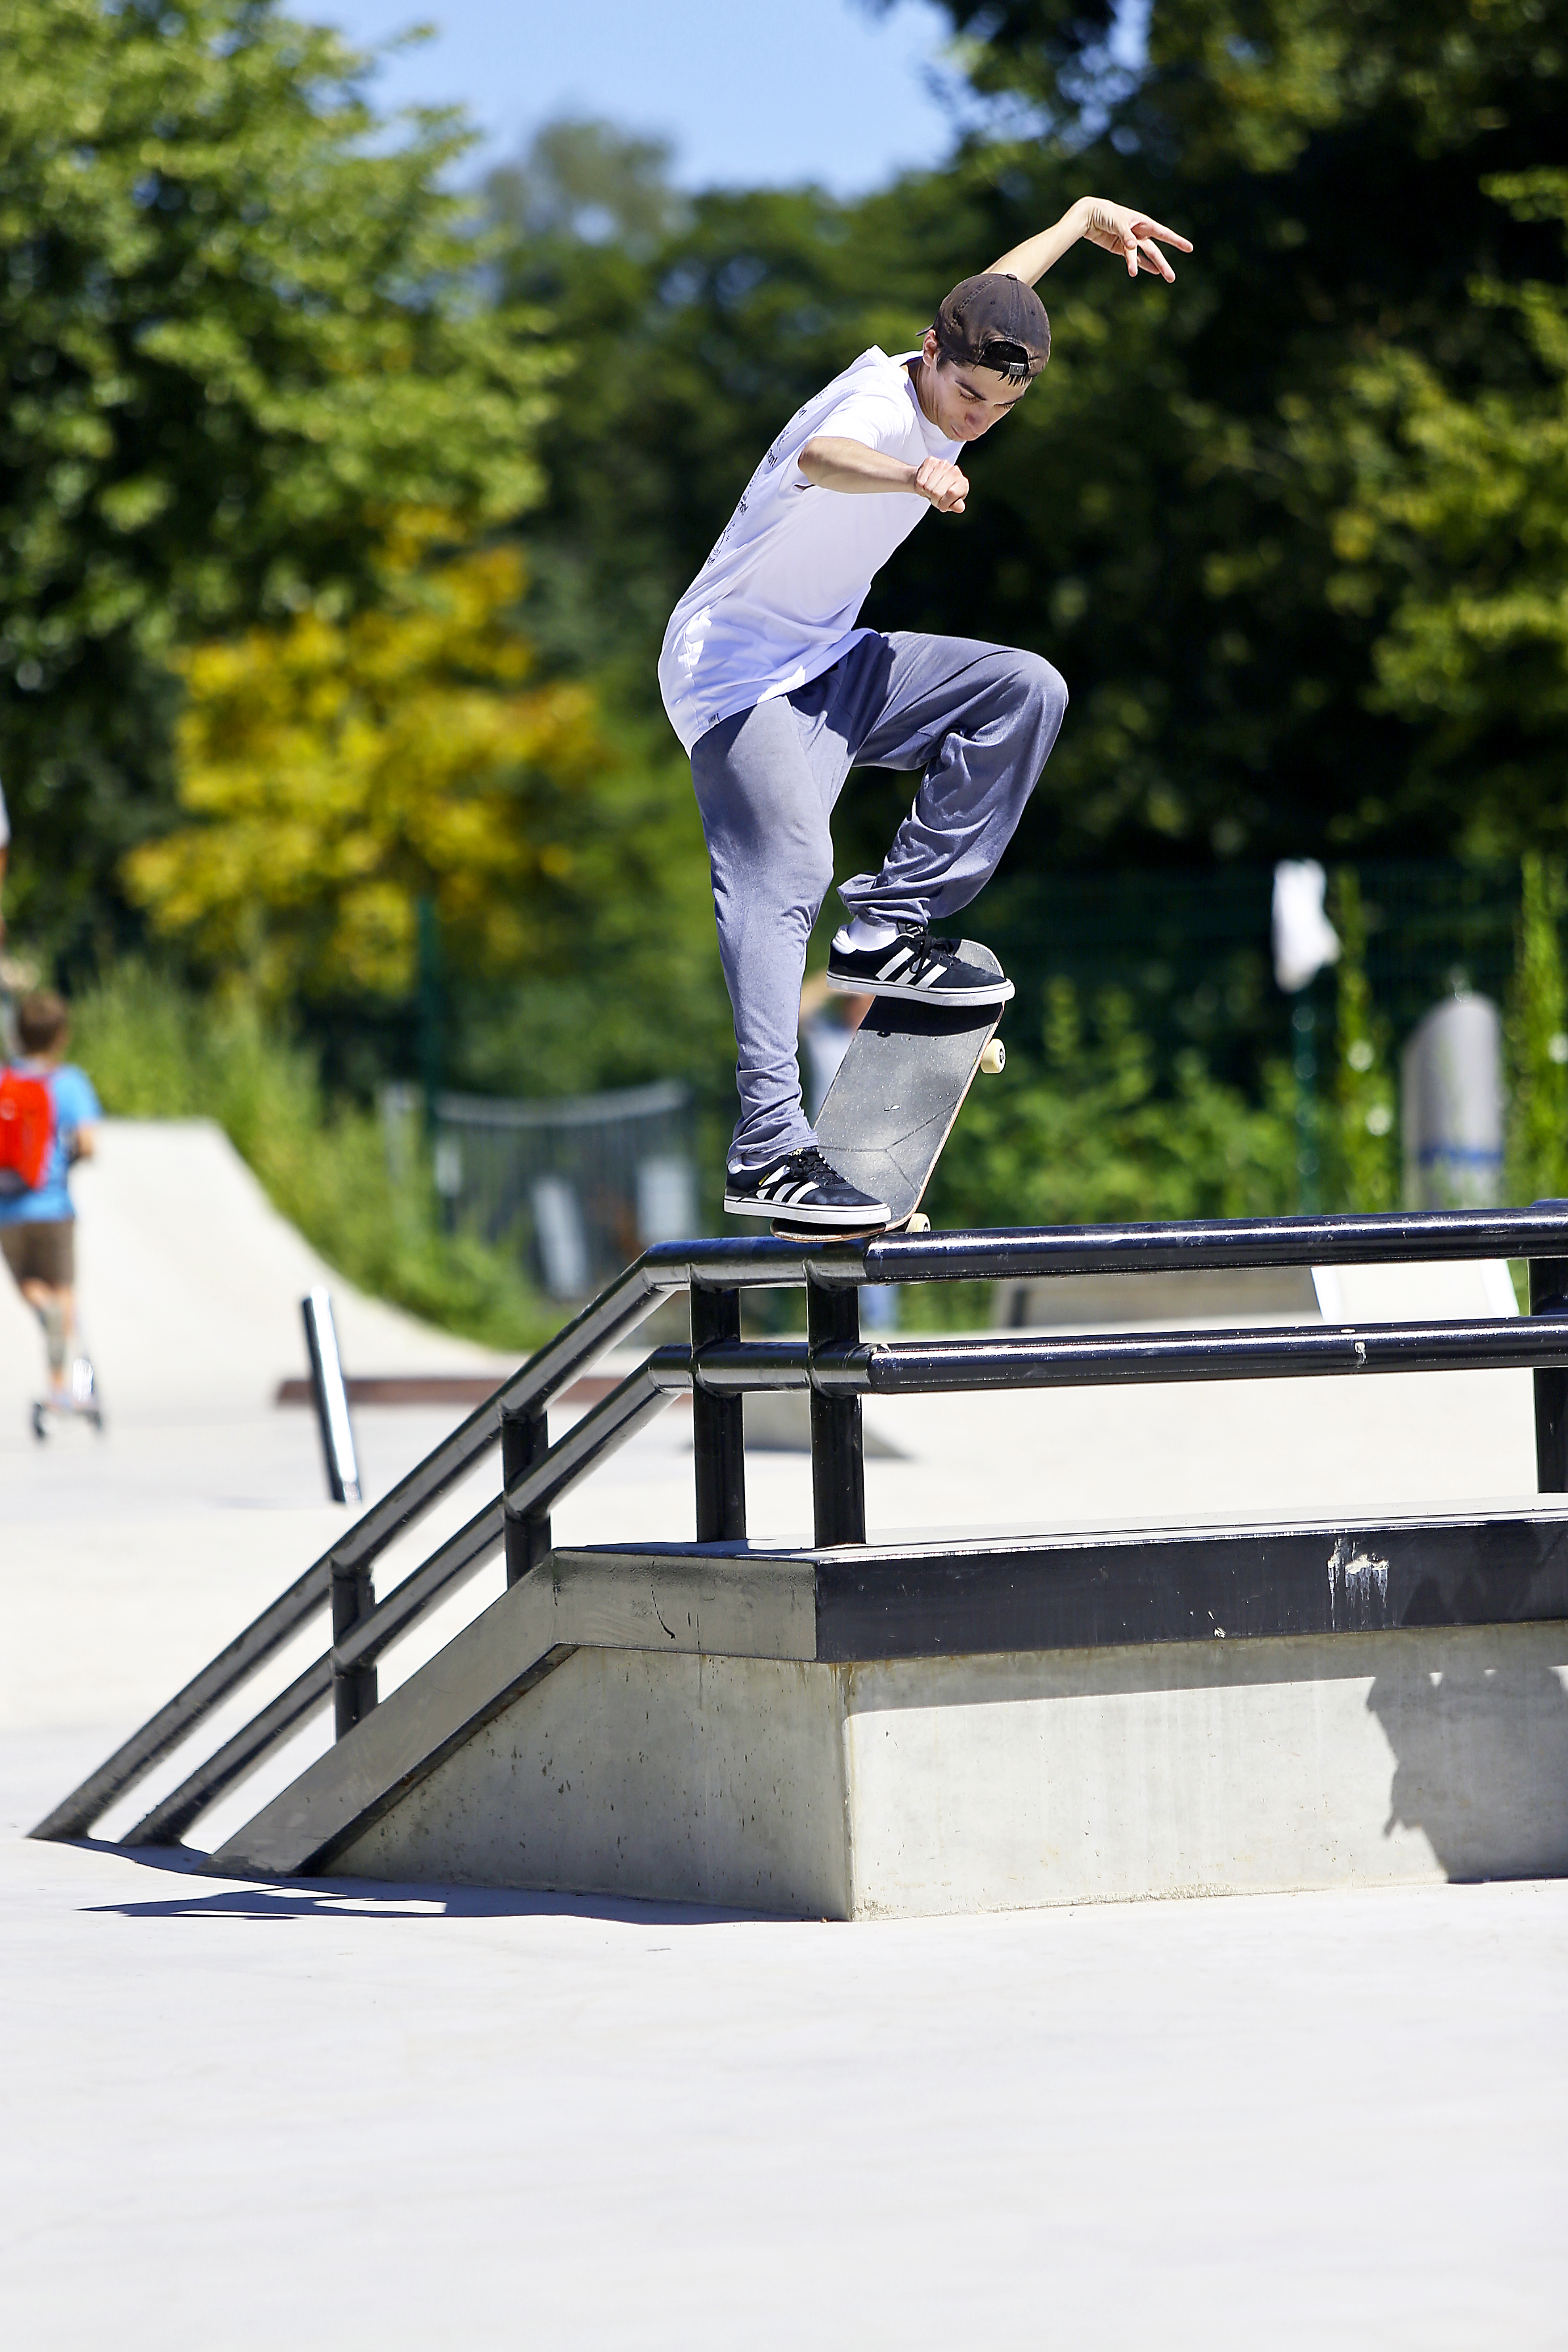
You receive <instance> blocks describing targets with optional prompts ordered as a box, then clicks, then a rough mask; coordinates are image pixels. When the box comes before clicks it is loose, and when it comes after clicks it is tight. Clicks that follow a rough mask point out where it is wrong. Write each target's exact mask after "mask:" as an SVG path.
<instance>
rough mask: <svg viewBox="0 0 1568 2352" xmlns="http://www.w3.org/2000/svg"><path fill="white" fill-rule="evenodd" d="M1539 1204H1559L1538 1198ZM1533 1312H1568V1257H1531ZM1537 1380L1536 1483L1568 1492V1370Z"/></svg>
mask: <svg viewBox="0 0 1568 2352" xmlns="http://www.w3.org/2000/svg"><path fill="white" fill-rule="evenodd" d="M1535 1205H1536V1207H1537V1208H1546V1207H1548V1206H1550V1207H1552V1208H1556V1207H1558V1206H1559V1205H1560V1204H1559V1203H1558V1202H1555V1201H1553V1202H1544V1201H1538V1202H1536V1203H1535ZM1530 1311H1531V1315H1568V1258H1561V1257H1532V1258H1531V1261H1530ZM1532 1378H1533V1380H1534V1382H1535V1484H1536V1487H1537V1490H1538V1491H1539V1492H1540V1493H1541V1494H1542V1495H1563V1494H1568V1372H1564V1371H1547V1372H1536V1373H1534V1374H1533V1375H1532Z"/></svg>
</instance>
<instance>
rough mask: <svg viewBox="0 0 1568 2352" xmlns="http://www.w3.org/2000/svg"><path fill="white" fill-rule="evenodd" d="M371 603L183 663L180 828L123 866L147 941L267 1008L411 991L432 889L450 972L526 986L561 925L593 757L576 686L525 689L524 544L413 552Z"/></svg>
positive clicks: (418, 536)
mask: <svg viewBox="0 0 1568 2352" xmlns="http://www.w3.org/2000/svg"><path fill="white" fill-rule="evenodd" d="M429 536H430V534H429V530H428V528H426V527H418V526H411V527H407V528H404V529H403V530H401V531H400V532H399V534H398V536H397V539H396V541H395V542H394V544H393V546H392V550H391V551H390V553H389V558H388V562H387V566H386V582H385V593H384V596H383V600H382V603H381V604H379V605H378V606H376V607H374V608H372V609H369V610H364V611H360V612H356V613H351V614H347V615H345V616H343V617H341V618H333V617H331V616H330V615H329V614H323V613H321V612H319V611H317V610H312V611H308V612H305V613H302V614H298V616H297V617H296V618H295V619H293V620H292V621H290V622H288V623H287V625H284V626H281V627H277V628H257V629H252V630H250V631H248V632H246V634H245V635H242V636H240V637H237V638H235V639H234V640H233V641H229V642H222V643H214V644H208V645H204V646H198V647H196V648H195V649H194V650H193V651H192V652H191V653H189V654H187V655H186V656H183V660H182V663H181V668H182V671H183V678H184V684H185V688H186V693H187V697H188V700H187V705H186V709H185V711H184V714H183V719H182V720H181V722H180V728H179V737H178V748H179V799H180V805H181V807H182V809H183V812H184V813H185V815H186V817H187V818H188V820H189V821H188V822H187V823H185V824H183V825H180V826H179V827H177V828H176V829H175V830H174V831H172V832H171V833H169V834H166V835H163V836H162V838H161V839H159V840H157V841H153V842H150V843H147V844H145V845H142V846H141V848H139V849H137V850H135V851H133V852H132V853H131V856H129V857H128V859H127V860H126V864H125V878H126V884H127V887H128V889H129V891H130V893H131V897H132V898H134V899H136V900H138V901H139V902H140V903H141V905H143V906H144V907H146V908H147V909H148V910H149V913H150V914H151V917H152V921H153V924H154V926H155V927H156V929H159V930H160V931H162V932H163V933H165V934H166V935H172V936H174V937H178V938H180V939H182V940H184V941H185V942H186V943H187V944H188V946H189V947H190V948H191V949H192V950H193V951H194V952H195V953H196V955H197V956H198V957H199V958H200V959H201V960H202V961H204V962H205V963H206V964H207V965H208V966H209V968H211V969H213V970H214V971H218V972H220V973H227V974H232V975H234V976H235V977H239V976H243V977H244V978H245V979H246V981H247V982H248V983H249V984H250V985H251V986H252V987H254V988H256V989H257V990H259V992H260V993H261V994H262V996H263V997H264V998H266V999H267V1000H268V1001H271V1002H274V1003H282V1002H284V1001H286V1000H288V999H291V998H295V997H299V996H304V997H310V996H315V997H321V996H324V995H330V994H335V993H339V992H346V993H354V994H367V993H368V994H372V995H381V996H392V997H395V996H401V995H403V994H406V993H407V992H408V991H409V990H410V988H411V987H412V986H413V981H414V976H415V965H416V961H417V952H418V950H417V940H416V930H417V912H418V902H419V900H420V899H421V898H430V899H432V900H433V901H434V906H435V908H436V912H437V916H438V918H439V920H440V924H441V929H442V934H443V939H444V949H445V953H446V955H447V956H448V958H449V959H450V960H451V961H453V962H454V963H455V964H456V965H457V966H458V967H459V968H460V969H463V968H465V969H467V970H470V971H479V972H488V973H496V972H506V971H527V970H528V969H529V968H530V967H537V966H538V964H539V963H540V962H541V961H545V960H546V959H547V958H548V950H549V940H550V936H551V931H552V926H553V925H554V923H555V922H557V921H559V919H560V918H561V916H562V915H563V914H565V913H567V912H568V911H569V908H570V899H571V897H572V889H571V885H572V878H573V875H574V872H575V869H576V866H577V850H576V846H575V845H574V838H573V837H574V835H576V834H578V833H579V832H580V829H581V824H582V806H581V803H582V801H583V798H584V796H585V794H586V793H588V791H589V789H590V787H591V782H592V779H593V778H594V776H595V774H596V773H597V772H598V771H600V770H601V769H602V768H603V767H604V765H605V764H606V761H607V759H608V756H609V755H608V753H607V751H606V748H605V745H604V743H603V740H602V739H601V735H600V732H599V730H598V726H597V723H596V719H595V714H594V707H593V703H592V700H591V697H590V696H589V695H588V693H587V692H586V691H585V690H584V689H583V688H580V687H577V686H570V685H562V684H553V685H551V684H543V685H541V684H532V683H530V682H529V669H530V659H531V657H530V654H529V650H528V645H527V642H526V640H525V639H524V638H523V637H522V636H521V635H519V634H518V632H517V628H516V627H515V625H513V623H512V620H511V617H510V616H511V614H513V612H514V609H515V607H516V605H517V600H518V597H519V595H520V593H521V592H522V587H523V569H522V564H521V562H520V560H519V558H518V556H517V553H516V551H514V550H512V549H509V548H487V549H484V550H480V551H467V552H463V553H458V554H456V555H451V556H448V557H447V558H446V559H445V560H444V561H430V560H423V561H422V548H423V546H426V545H428V540H429Z"/></svg>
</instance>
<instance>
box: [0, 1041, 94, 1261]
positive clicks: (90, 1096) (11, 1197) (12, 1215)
mask: <svg viewBox="0 0 1568 2352" xmlns="http://www.w3.org/2000/svg"><path fill="white" fill-rule="evenodd" d="M11 1067H12V1068H13V1069H14V1070H15V1071H16V1076H18V1077H19V1078H42V1079H43V1081H44V1084H45V1085H46V1086H47V1087H48V1090H49V1093H50V1095H51V1096H52V1097H53V1099H54V1106H55V1135H54V1141H53V1142H52V1143H51V1144H50V1146H49V1157H48V1160H47V1162H46V1164H45V1168H44V1181H43V1182H42V1183H41V1184H39V1185H38V1186H37V1187H36V1189H35V1190H34V1191H33V1192H13V1193H10V1194H5V1193H0V1225H15V1224H20V1223H23V1222H24V1221H25V1220H26V1219H28V1218H37V1219H38V1220H39V1221H40V1222H42V1221H43V1220H45V1219H48V1220H49V1221H51V1222H53V1221H55V1220H57V1219H59V1218H61V1217H74V1216H75V1215H76V1211H75V1210H74V1209H73V1208H72V1206H71V1196H70V1193H69V1192H68V1190H67V1187H66V1173H67V1171H68V1168H69V1167H70V1164H71V1163H70V1139H71V1138H72V1136H73V1135H74V1134H75V1133H76V1131H77V1129H78V1127H89V1126H90V1125H91V1123H92V1121H93V1120H94V1119H97V1118H102V1117H103V1112H102V1110H101V1109H100V1108H99V1100H98V1097H97V1096H96V1095H95V1094H94V1092H93V1090H92V1080H91V1079H90V1078H89V1076H88V1074H87V1072H86V1071H85V1070H78V1068H77V1066H76V1065H75V1063H74V1062H67V1063H64V1064H63V1065H62V1066H61V1067H60V1068H59V1069H57V1070H51V1069H49V1068H48V1067H47V1065H46V1064H44V1063H42V1062H13V1063H12V1064H11Z"/></svg>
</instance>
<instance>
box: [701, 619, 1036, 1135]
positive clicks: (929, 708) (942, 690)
mask: <svg viewBox="0 0 1568 2352" xmlns="http://www.w3.org/2000/svg"><path fill="white" fill-rule="evenodd" d="M1066 708H1067V688H1066V687H1065V686H1064V685H1063V684H1062V682H1061V677H1059V676H1058V674H1057V672H1056V671H1055V670H1054V669H1052V667H1051V664H1050V663H1049V662H1048V661H1042V660H1041V659H1040V656H1039V655H1038V654H1026V653H1015V652H1012V651H1010V650H1009V648H1008V647H1006V646H988V645H981V644H978V643H977V642H976V640H975V639H973V638H970V637H921V636H914V635H906V634H904V633H903V632H900V633H898V634H897V635H893V636H889V637H882V636H870V637H865V638H862V641H861V643H860V644H859V645H858V646H854V647H853V649H852V651H851V652H850V653H848V654H846V655H845V656H844V658H843V660H842V661H841V662H838V663H836V664H835V665H834V667H832V668H831V670H828V671H826V672H825V673H824V674H823V676H822V677H818V678H813V679H812V681H811V683H810V686H803V687H800V688H798V689H797V690H796V692H795V693H793V694H790V695H780V696H779V697H778V698H776V699H775V700H773V701H770V702H759V703H758V704H756V705H755V707H754V708H753V709H750V710H742V711H738V712H737V714H736V716H735V717H734V718H732V719H721V720H720V722H719V724H718V725H717V726H716V727H712V728H710V729H709V730H708V731H707V733H706V735H704V736H702V737H701V738H700V740H698V741H697V742H696V743H695V745H694V746H693V749H692V781H693V782H694V784H695V787H696V795H697V806H698V808H699V809H700V810H701V812H702V820H703V831H704V832H705V834H706V836H707V847H708V862H709V866H710V867H711V870H712V874H713V895H714V905H715V907H716V910H717V914H718V949H719V957H720V960H721V961H722V962H723V965H724V977H725V981H726V983H727V987H728V989H729V1001H730V1003H731V1004H732V1005H733V1007H734V1008H735V1042H736V1052H737V1064H738V1069H737V1082H738V1085H739V1088H740V1118H739V1119H738V1121H737V1125H736V1129H735V1137H734V1140H733V1142H732V1143H731V1146H730V1152H729V1164H730V1166H731V1168H746V1169H757V1168H760V1167H761V1166H762V1164H763V1162H764V1161H766V1160H772V1159H774V1158H776V1157H777V1156H778V1154H779V1152H780V1151H793V1150H795V1149H796V1147H797V1146H798V1145H800V1144H803V1143H810V1141H811V1140H812V1136H811V1128H810V1121H809V1120H808V1118H807V1117H806V1113H805V1108H804V1106H803V1104H802V1103H801V1100H800V1068H799V1066H798V1062H797V1042H798V1029H799V1023H800V982H801V980H802V978H803V977H804V974H805V968H806V943H807V941H808V940H809V939H810V933H811V926H812V925H813V923H814V922H815V921H816V919H817V915H818V912H819V910H820V908H821V904H822V900H823V899H824V898H825V897H826V896H827V893H828V890H829V887H831V882H832V878H833V846H832V841H831V836H830V834H829V830H828V820H829V818H830V816H831V814H832V809H833V803H835V801H836V800H837V799H838V797H839V793H841V790H842V789H843V782H844V779H845V777H846V776H847V775H848V773H849V772H850V770H851V769H852V768H853V767H862V768H909V769H918V770H919V771H920V772H921V775H920V783H919V787H918V789H917V791H916V793H915V803H914V806H913V807H912V808H911V810H910V812H909V814H908V815H907V816H906V817H905V818H904V822H903V824H901V825H900V826H899V828H898V831H897V832H896V834H895V835H894V839H893V846H892V848H891V849H890V850H889V851H888V853H887V856H886V858H885V859H884V860H883V867H882V871H881V873H880V874H857V875H856V876H855V877H854V878H853V880H852V881H850V882H846V883H845V884H844V886H843V887H842V889H841V892H840V894H839V895H840V897H841V898H842V900H843V902H844V904H845V906H846V907H847V908H849V910H850V912H851V914H852V915H873V916H877V917H880V918H881V919H882V920H883V921H884V922H916V923H929V922H941V921H944V920H946V918H947V917H948V916H949V915H953V914H956V912H957V910H958V908H960V907H967V905H968V903H969V901H970V899H971V898H974V897H975V896H976V895H977V892H978V891H979V890H981V889H982V888H983V887H984V886H985V884H986V883H987V882H988V881H989V879H990V877H991V876H992V874H994V873H995V871H996V868H997V866H998V862H999V860H1000V858H1001V855H1002V852H1003V850H1004V849H1005V848H1006V847H1007V845H1008V843H1009V841H1010V840H1011V839H1012V836H1013V832H1014V829H1015V827H1016V826H1017V824H1018V821H1019V817H1020V816H1021V815H1022V814H1023V810H1024V803H1026V802H1027V800H1028V799H1029V796H1030V793H1031V792H1032V791H1033V790H1034V787H1035V783H1036V782H1037V781H1038V779H1039V776H1040V770H1041V769H1042V768H1043V767H1044V765H1045V762H1046V761H1047V759H1048V758H1049V757H1050V754H1051V745H1052V744H1053V743H1054V742H1055V740H1056V736H1057V730H1058V729H1059V728H1060V727H1061V716H1062V713H1063V711H1064V710H1065V709H1066Z"/></svg>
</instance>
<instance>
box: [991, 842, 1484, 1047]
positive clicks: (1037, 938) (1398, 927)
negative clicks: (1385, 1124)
mask: <svg viewBox="0 0 1568 2352" xmlns="http://www.w3.org/2000/svg"><path fill="white" fill-rule="evenodd" d="M1327 862H1328V865H1329V868H1330V873H1331V876H1332V874H1333V870H1334V867H1335V865H1336V863H1343V864H1347V865H1349V866H1351V867H1352V870H1353V871H1354V874H1355V877H1356V879H1357V881H1358V883H1359V885H1360V887H1361V896H1362V905H1363V911H1364V916H1365V919H1366V933H1367V936H1366V973H1367V980H1368V982H1369V984H1370V986H1371V990H1372V994H1373V998H1374V1002H1375V1006H1376V1009H1377V1011H1378V1012H1379V1013H1381V1014H1382V1015H1383V1017H1384V1018H1385V1020H1386V1022H1387V1023H1388V1024H1389V1028H1390V1031H1391V1033H1392V1034H1393V1036H1394V1038H1395V1039H1396V1041H1397V1040H1400V1039H1403V1038H1404V1037H1406V1036H1407V1035H1408V1034H1409V1032H1410V1031H1411V1030H1412V1029H1413V1028H1414V1027H1415V1026H1416V1023H1417V1022H1418V1021H1419V1020H1420V1019H1421V1016H1422V1015H1423V1013H1426V1012H1427V1010H1428V1009H1429V1008H1430V1006H1432V1005H1433V1004H1435V1003H1437V1002H1438V1001H1439V1000H1440V999H1441V998H1443V997H1446V996H1450V995H1452V994H1454V993H1455V992H1457V991H1458V990H1462V989H1474V990H1478V991H1479V992H1480V993H1481V994H1482V995H1485V996H1490V997H1491V998H1493V999H1494V1000H1495V1001H1497V1002H1499V1003H1501V1002H1502V1000H1503V998H1504V996H1505V994H1506V992H1507V987H1508V982H1509V977H1510V974H1511V971H1512V967H1513V933H1514V923H1515V919H1516V917H1517V914H1518V908H1519V888H1520V883H1519V868H1518V866H1514V865H1502V864H1493V865H1486V866H1461V865H1459V864H1458V863H1457V862H1456V861H1454V860H1451V859H1441V858H1365V859H1348V860H1343V861H1335V860H1333V859H1330V860H1328V861H1327ZM1272 892H1273V869H1272V867H1271V866H1228V867H1222V868H1219V869H1218V870H1214V869H1211V870H1209V871H1207V872H1200V873H1182V872H1180V871H1179V870H1178V871H1173V872H1170V873H1157V872H1152V871H1147V870H1145V871H1142V872H1139V871H1133V870H1128V871H1124V872H1122V873H1114V874H1077V873H1073V872H1071V871H1063V872H1062V873H1061V874H1041V875H1033V876H1029V877H1020V878H1019V880H1018V881H1016V882H1013V883H1005V882H1004V883H1002V884H999V885H998V886H996V887H993V889H992V891H991V892H990V893H988V897H987V899H986V902H985V937H986V938H987V940H988V941H989V943H990V944H991V946H993V947H994V948H995V949H996V950H997V952H998V955H1000V957H1001V959H1002V961H1003V963H1004V964H1005V966H1006V968H1007V970H1008V971H1009V973H1010V974H1011V975H1012V977H1013V979H1014V981H1015V982H1017V983H1018V986H1019V995H1020V1001H1021V1003H1024V1004H1025V1005H1028V1006H1029V1008H1030V1014H1031V1016H1032V1014H1033V1006H1034V1005H1035V1004H1038V1003H1039V999H1040V991H1041V989H1042V988H1043V986H1044V983H1045V982H1046V980H1047V979H1048V978H1051V976H1053V975H1056V974H1061V976H1063V977H1064V978H1066V979H1068V980H1071V982H1073V983H1074V985H1075V986H1076V987H1077V988H1078V989H1079V990H1080V991H1081V992H1082V994H1083V995H1084V996H1085V997H1086V998H1090V999H1092V998H1093V997H1094V996H1095V995H1097V994H1098V993H1099V992H1100V991H1101V990H1103V989H1106V988H1116V989H1121V990H1124V991H1125V992H1127V994H1128V995H1129V996H1130V997H1131V998H1132V1000H1133V1004H1134V1017H1135V1019H1136V1021H1137V1023H1138V1025H1139V1026H1140V1027H1141V1028H1142V1029H1144V1030H1145V1032H1146V1033H1147V1034H1149V1035H1150V1036H1151V1037H1153V1038H1154V1039H1155V1043H1156V1045H1158V1046H1159V1047H1160V1048H1161V1050H1162V1053H1169V1052H1171V1051H1173V1050H1174V1049H1176V1047H1178V1046H1180V1045H1198V1046H1200V1047H1201V1048H1202V1049H1203V1050H1204V1052H1205V1053H1206V1055H1207V1056H1208V1058H1209V1060H1210V1062H1211V1064H1212V1065H1213V1066H1215V1067H1216V1068H1217V1069H1218V1070H1219V1071H1220V1072H1222V1073H1223V1074H1224V1075H1226V1076H1230V1077H1232V1078H1234V1079H1237V1080H1239V1081H1240V1082H1241V1083H1243V1084H1246V1083H1249V1081H1250V1080H1251V1078H1252V1077H1253V1076H1254V1074H1255V1072H1256V1069H1257V1066H1258V1063H1259V1060H1260V1058H1261V1057H1263V1056H1266V1055H1281V1054H1287V1053H1289V1052H1290V1050H1291V1036H1290V1014H1291V1000H1290V999H1289V998H1287V997H1285V996H1283V995H1282V994H1281V992H1280V991H1279V990H1278V989H1277V988H1276V987H1275V985H1274V981H1273V972H1272V967H1271V963H1270V904H1271V898H1272ZM1031 1000H1032V1002H1031Z"/></svg>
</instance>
